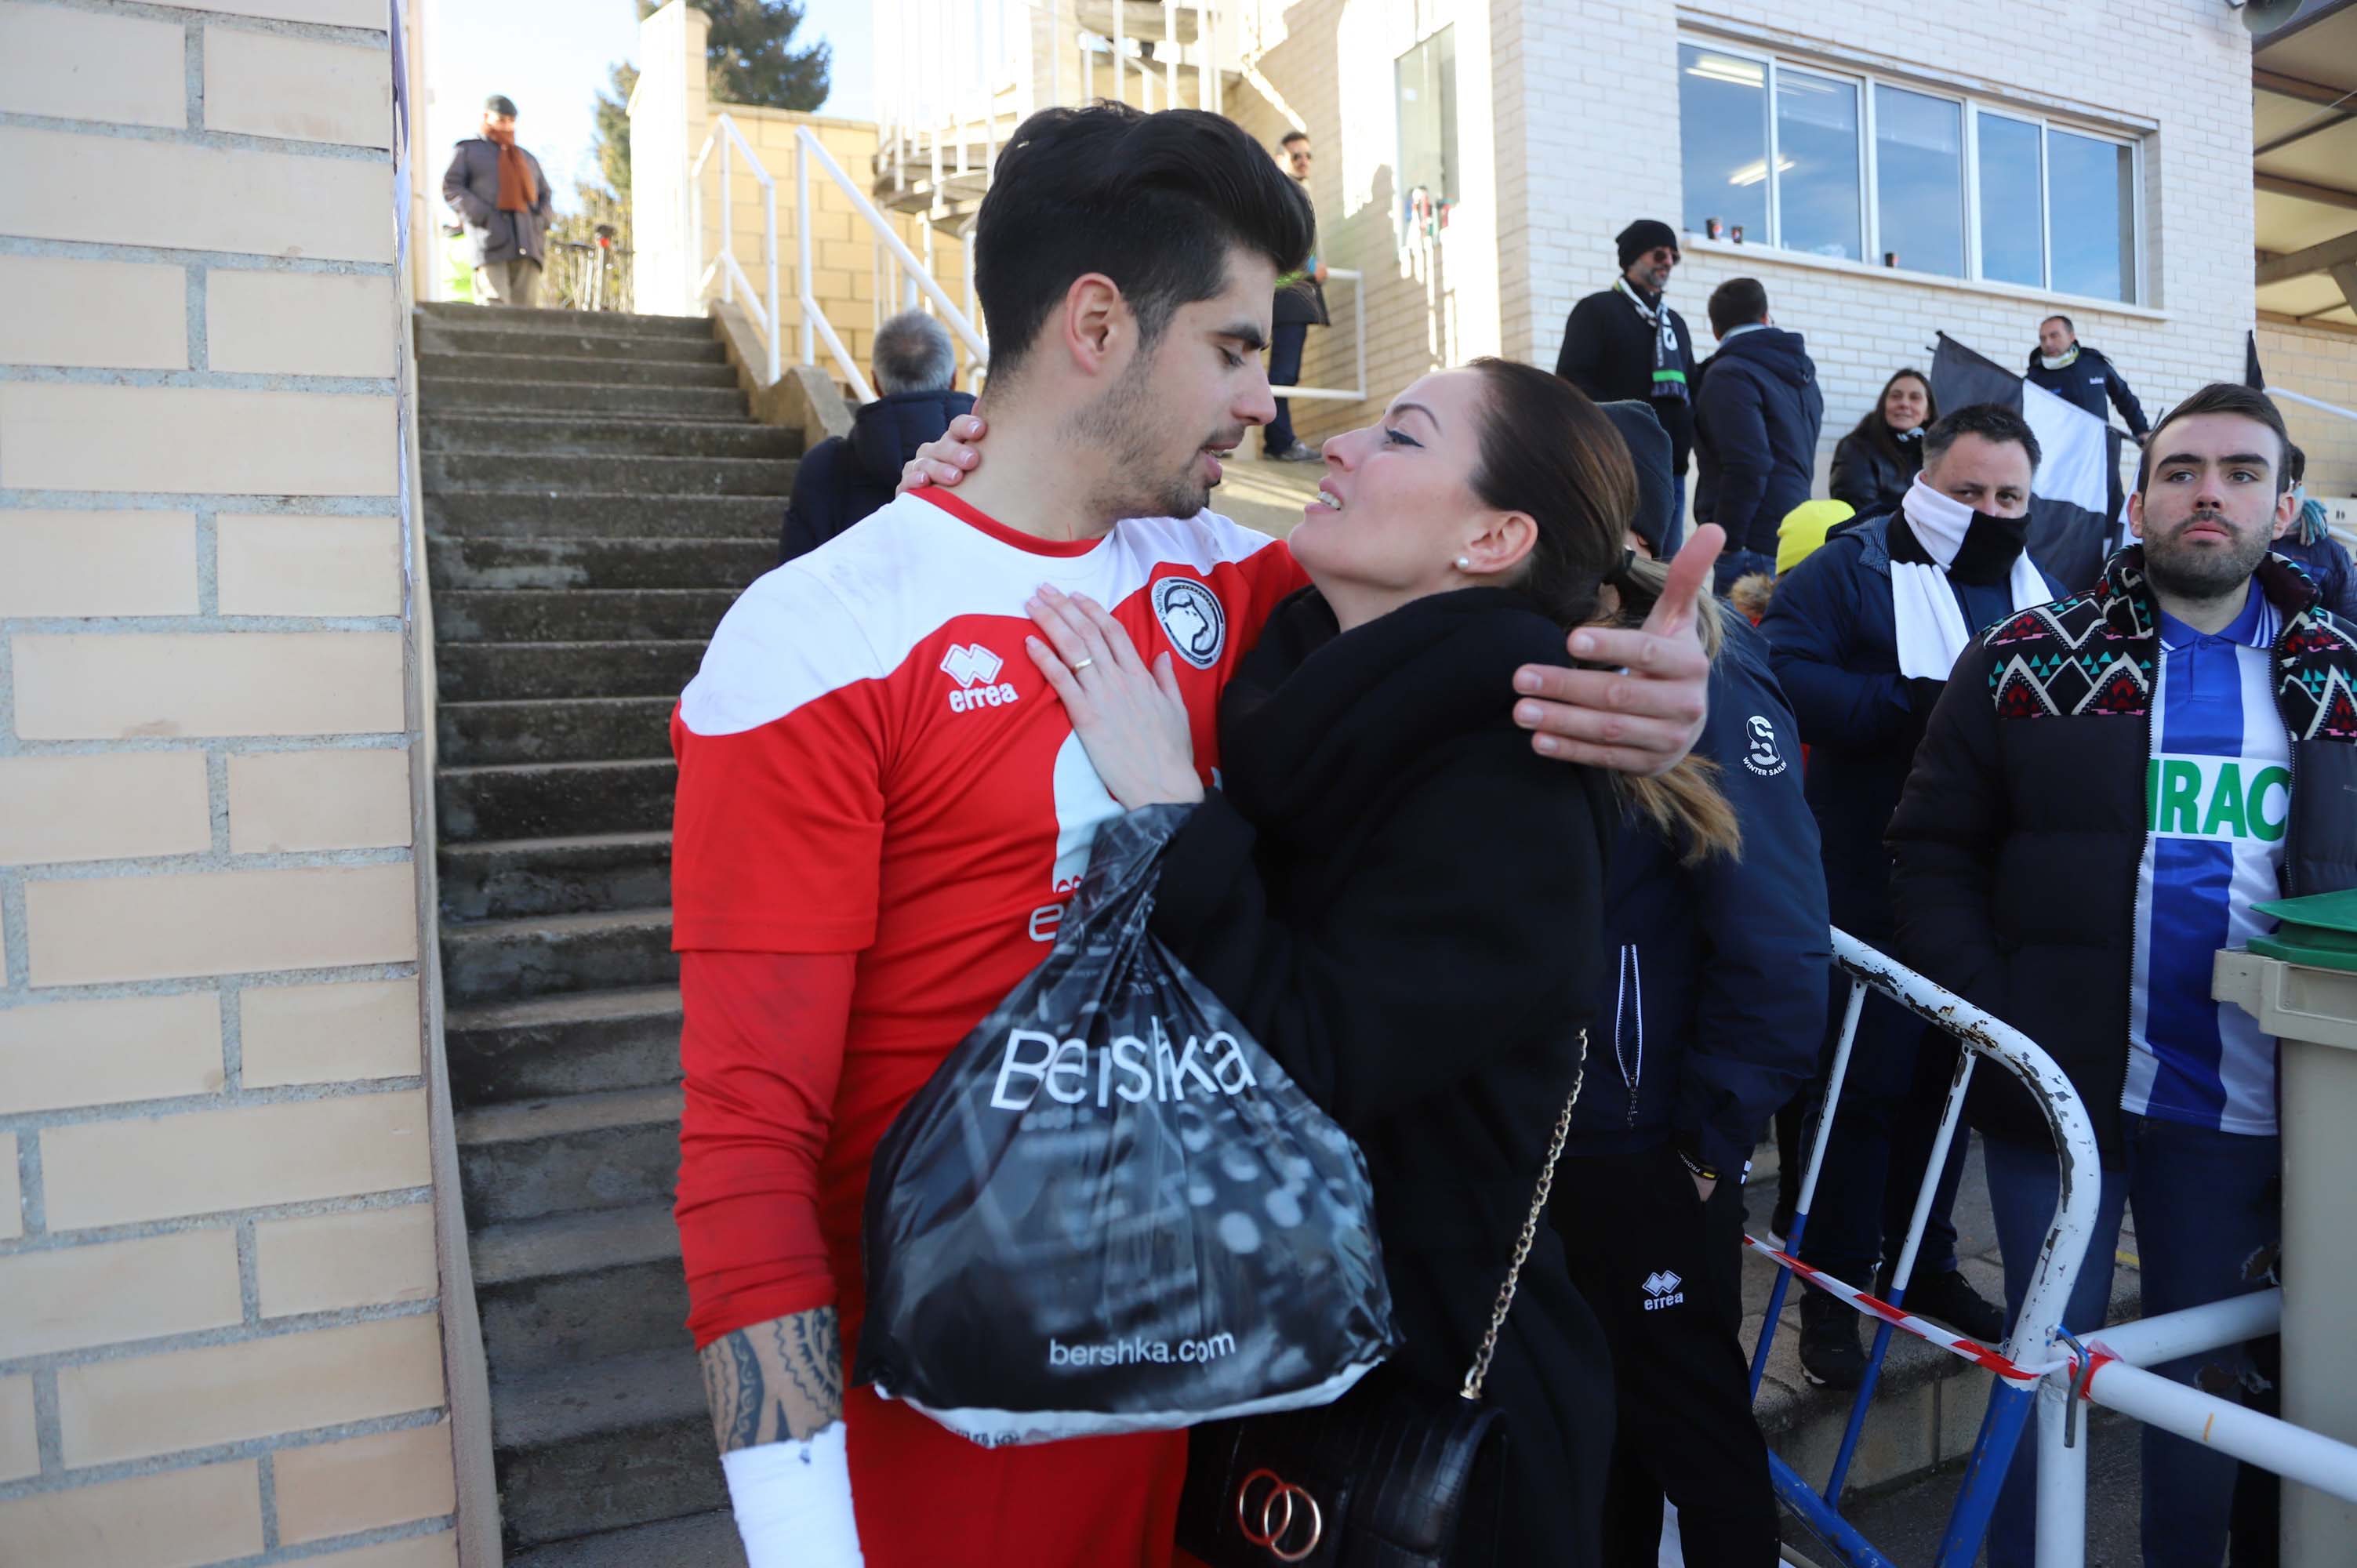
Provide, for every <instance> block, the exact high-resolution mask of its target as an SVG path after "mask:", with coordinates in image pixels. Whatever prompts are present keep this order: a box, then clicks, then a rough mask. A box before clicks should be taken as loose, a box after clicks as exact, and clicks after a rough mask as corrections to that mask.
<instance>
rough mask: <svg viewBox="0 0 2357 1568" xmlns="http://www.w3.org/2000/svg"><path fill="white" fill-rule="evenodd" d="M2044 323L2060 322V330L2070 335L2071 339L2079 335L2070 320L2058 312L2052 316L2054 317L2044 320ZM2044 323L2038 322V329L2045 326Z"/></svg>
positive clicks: (2077, 329)
mask: <svg viewBox="0 0 2357 1568" xmlns="http://www.w3.org/2000/svg"><path fill="white" fill-rule="evenodd" d="M2046 321H2060V322H2061V324H2062V330H2063V331H2065V332H2068V333H2069V334H2071V336H2072V337H2073V338H2076V337H2077V336H2078V335H2079V328H2076V327H2075V326H2073V325H2072V322H2071V318H2070V317H2067V316H2064V315H2062V314H2061V313H2060V312H2057V313H2056V314H2054V315H2052V316H2050V317H2047V318H2046ZM2046 321H2041V322H2040V323H2039V324H2038V325H2039V326H2040V327H2043V326H2045V325H2046Z"/></svg>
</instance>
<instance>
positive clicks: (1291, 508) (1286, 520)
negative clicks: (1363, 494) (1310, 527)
mask: <svg viewBox="0 0 2357 1568" xmlns="http://www.w3.org/2000/svg"><path fill="white" fill-rule="evenodd" d="M1226 467H1227V477H1226V478H1223V479H1222V480H1221V481H1220V488H1219V489H1215V490H1213V491H1212V492H1211V510H1213V511H1216V512H1219V513H1221V514H1222V515H1224V516H1227V517H1232V518H1233V519H1235V520H1236V521H1238V522H1241V523H1243V525H1244V526H1245V527H1246V528H1257V529H1259V530H1260V531H1261V532H1263V533H1271V534H1275V536H1276V537H1277V538H1279V539H1282V538H1284V537H1285V536H1286V534H1288V533H1290V532H1293V525H1294V524H1295V523H1297V522H1299V521H1301V508H1302V506H1303V504H1304V503H1305V502H1307V501H1308V499H1309V498H1310V497H1311V496H1314V495H1316V494H1317V493H1318V480H1319V479H1320V478H1324V477H1325V474H1326V465H1325V464H1323V463H1276V462H1271V461H1269V460H1268V459H1266V458H1263V457H1245V456H1243V455H1242V454H1241V453H1239V454H1238V455H1237V456H1236V458H1235V460H1234V461H1233V462H1231V463H1229V464H1227V465H1226Z"/></svg>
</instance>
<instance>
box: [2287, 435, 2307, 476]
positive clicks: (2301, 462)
mask: <svg viewBox="0 0 2357 1568" xmlns="http://www.w3.org/2000/svg"><path fill="white" fill-rule="evenodd" d="M2284 478H2285V479H2286V480H2287V481H2288V482H2289V483H2291V484H2295V485H2297V484H2298V483H2300V482H2301V481H2303V480H2305V479H2306V478H2308V454H2307V453H2305V452H2303V451H2301V450H2300V449H2299V448H2298V446H2293V445H2288V444H2287V445H2286V446H2285V447H2284Z"/></svg>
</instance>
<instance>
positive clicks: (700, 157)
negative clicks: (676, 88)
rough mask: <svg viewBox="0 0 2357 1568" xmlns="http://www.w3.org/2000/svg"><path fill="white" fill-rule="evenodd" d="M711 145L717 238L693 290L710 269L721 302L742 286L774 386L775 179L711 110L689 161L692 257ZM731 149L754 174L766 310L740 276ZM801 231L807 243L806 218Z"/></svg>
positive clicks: (700, 231)
mask: <svg viewBox="0 0 2357 1568" xmlns="http://www.w3.org/2000/svg"><path fill="white" fill-rule="evenodd" d="M804 134H807V133H804ZM715 146H717V147H718V148H719V149H720V241H719V244H718V245H717V246H716V251H715V254H714V255H713V258H712V261H711V263H710V264H708V265H705V266H703V267H700V268H698V269H697V274H696V280H695V286H696V291H697V293H698V294H701V293H702V292H703V291H704V289H705V285H708V284H710V282H711V281H712V275H713V274H714V272H715V271H717V272H718V273H719V274H720V297H721V298H722V300H724V301H726V302H728V303H732V304H733V303H734V302H735V300H736V298H737V285H738V284H740V283H741V284H743V285H745V306H746V309H747V310H748V311H749V312H751V313H752V314H753V315H754V316H755V317H759V321H760V327H761V335H762V336H763V337H764V338H767V339H768V340H769V347H770V356H769V360H770V362H769V380H768V382H767V383H766V384H770V385H774V384H775V383H776V381H777V380H778V377H779V376H780V374H781V373H782V372H783V369H784V366H783V364H782V362H781V359H780V352H779V339H780V338H781V337H783V336H784V334H783V333H782V332H781V331H780V321H781V320H782V319H783V318H782V317H780V315H779V312H778V182H777V179H776V177H774V176H772V175H771V174H770V171H769V169H768V168H767V167H766V166H763V164H762V162H761V155H760V154H759V153H757V152H755V151H754V150H753V144H752V143H750V142H748V141H747V140H746V139H745V133H744V132H742V131H740V130H738V129H737V122H736V121H735V120H733V119H731V118H730V117H729V116H728V114H727V113H725V112H724V113H719V114H716V115H715V116H714V117H713V121H712V129H711V131H710V132H709V133H707V134H705V138H704V145H703V147H702V148H701V149H699V150H698V151H697V153H696V155H695V161H694V163H693V164H691V165H690V166H688V177H687V188H688V214H689V216H688V230H689V231H690V232H691V233H692V234H693V235H694V243H695V259H696V260H697V261H699V262H702V261H703V260H704V166H705V162H706V161H707V160H708V159H710V157H711V156H712V150H713V148H714V147H715ZM732 148H733V149H734V150H735V151H736V152H739V153H742V154H743V155H744V156H745V162H746V163H747V165H748V166H750V168H751V170H752V174H753V178H754V179H755V180H756V181H757V182H759V185H760V187H761V191H762V196H763V201H762V207H763V209H764V211H763V215H762V221H761V262H762V265H763V267H764V269H765V270H766V271H767V272H768V273H769V278H770V288H769V308H768V309H767V310H764V309H762V307H761V306H760V305H759V303H757V300H756V296H755V294H754V289H753V283H752V280H751V279H749V278H748V277H747V276H746V275H745V269H744V268H743V267H742V266H739V265H738V264H737V255H736V244H737V231H736V204H737V200H736V185H737V179H736V169H735V166H734V161H733V158H732V156H731V149H732ZM802 232H803V235H804V236H805V238H804V244H805V245H807V244H808V239H807V236H808V235H809V232H810V225H809V224H808V223H807V222H805V223H804V224H803V225H802ZM802 271H803V274H804V276H805V277H807V276H808V274H809V271H810V269H809V267H808V266H807V265H805V266H804V267H803V269H802Z"/></svg>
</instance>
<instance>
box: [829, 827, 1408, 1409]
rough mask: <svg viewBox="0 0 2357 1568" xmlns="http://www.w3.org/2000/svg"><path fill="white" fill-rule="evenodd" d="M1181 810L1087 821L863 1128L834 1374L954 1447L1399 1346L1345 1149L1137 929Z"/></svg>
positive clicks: (1235, 1397)
mask: <svg viewBox="0 0 2357 1568" xmlns="http://www.w3.org/2000/svg"><path fill="white" fill-rule="evenodd" d="M1189 809H1190V808H1187V807H1182V806H1156V807H1148V808H1146V810H1143V811H1133V812H1130V813H1128V814H1127V815H1125V816H1122V817H1118V818H1115V819H1113V820H1111V821H1109V822H1105V823H1104V824H1103V827H1101V828H1100V829H1099V830H1098V832H1097V835H1096V843H1095V845H1094V851H1093V854H1092V856H1091V859H1090V863H1089V869H1088V874H1087V875H1085V876H1084V877H1083V878H1082V882H1081V886H1080V889H1079V891H1078V892H1077V893H1076V894H1075V895H1074V897H1073V899H1072V903H1071V908H1070V910H1069V911H1068V912H1067V913H1066V915H1065V918H1064V921H1063V925H1062V927H1061V928H1060V930H1059V932H1058V934H1057V937H1056V942H1055V945H1054V947H1053V948H1052V949H1050V950H1049V954H1048V957H1047V959H1046V961H1043V962H1042V963H1041V964H1040V965H1039V968H1038V969H1037V970H1035V971H1034V972H1032V973H1031V975H1030V976H1029V977H1028V979H1026V980H1025V981H1024V982H1023V983H1022V984H1020V985H1018V986H1017V987H1016V988H1015V991H1014V993H1013V994H1011V995H1009V996H1008V997H1007V999H1006V1001H1005V1002H1004V1003H1002V1004H1000V1005H999V1007H998V1009H997V1011H996V1012H994V1013H993V1014H992V1015H990V1016H989V1017H988V1018H985V1020H983V1022H982V1024H981V1026H979V1027H977V1028H976V1029H975V1030H974V1032H973V1033H972V1034H971V1035H968V1036H966V1038H965V1039H964V1040H963V1042H962V1043H961V1044H960V1045H959V1046H958V1047H957V1049H956V1050H955V1051H953V1052H952V1053H951V1054H950V1056H949V1058H947V1059H946V1060H945V1061H943V1062H942V1065H941V1067H940V1069H938V1070H937V1071H936V1072H935V1073H934V1075H933V1077H932V1079H931V1082H929V1083H927V1084H926V1085H925V1087H924V1088H923V1089H921V1090H919V1091H918V1092H917V1095H916V1097H915V1098H914V1099H912V1100H910V1101H909V1103H908V1104H907V1105H906V1106H905V1107H903V1108H902V1109H901V1112H900V1114H899V1117H898V1118H896V1119H895V1120H894V1122H893V1123H892V1125H891V1127H890V1128H889V1129H888V1130H887V1132H886V1133H885V1134H884V1138H883V1141H882V1142H881V1143H879V1144H877V1150H876V1157H875V1162H874V1164H873V1165H872V1167H871V1169H870V1172H869V1175H868V1181H867V1204H866V1215H865V1223H866V1279H867V1309H866V1319H865V1322H864V1323H863V1325H862V1326H861V1328H860V1331H859V1352H858V1357H857V1361H856V1366H855V1369H854V1376H855V1377H856V1380H858V1381H861V1382H872V1383H873V1384H875V1386H876V1391H877V1392H878V1393H880V1394H883V1395H885V1396H886V1397H888V1398H891V1399H898V1400H904V1401H906V1402H909V1404H910V1405H913V1406H914V1407H916V1408H917V1409H919V1410H920V1411H922V1412H925V1413H926V1414H927V1415H930V1416H931V1417H932V1418H933V1419H934V1420H936V1421H938V1422H940V1423H942V1425H944V1426H946V1427H948V1428H949V1429H950V1430H951V1431H952V1432H955V1433H958V1434H961V1435H962V1436H964V1437H968V1438H971V1439H972V1440H974V1442H976V1443H980V1444H986V1445H989V1446H993V1447H996V1446H1000V1445H1004V1444H1019V1443H1048V1442H1053V1441H1055V1440H1056V1439H1059V1438H1065V1437H1082V1436H1090V1435H1097V1434H1107V1433H1119V1432H1141V1431H1151V1430H1158V1429H1168V1428H1173V1427H1181V1426H1189V1425H1192V1424H1194V1423H1197V1422H1202V1421H1213V1420H1219V1419H1222V1418H1225V1417H1230V1416H1237V1415H1247V1414H1252V1413H1254V1412H1262V1411H1273V1410H1290V1409H1295V1408H1297V1407H1300V1406H1304V1405H1314V1404H1322V1403H1325V1402H1328V1401H1330V1400H1334V1399H1338V1398H1340V1396H1341V1395H1342V1393H1343V1392H1344V1391H1346V1390H1348V1389H1349V1388H1350V1387H1351V1384H1352V1383H1354V1382H1356V1381H1357V1380H1358V1379H1359V1378H1360V1377H1361V1375H1363V1374H1364V1373H1365V1372H1366V1371H1368V1369H1371V1368H1372V1367H1373V1366H1374V1365H1375V1364H1376V1363H1377V1362H1379V1361H1381V1360H1382V1359H1383V1358H1384V1357H1385V1356H1387V1355H1389V1354H1390V1353H1391V1352H1392V1351H1393V1350H1394V1349H1395V1348H1398V1346H1399V1343H1400V1338H1399V1335H1398V1332H1397V1330H1396V1329H1395V1328H1394V1326H1393V1323H1392V1304H1391V1290H1390V1287H1389V1286H1388V1285H1387V1284H1386V1283H1385V1282H1384V1278H1383V1252H1382V1249H1381V1246H1380V1245H1379V1243H1378V1242H1377V1240H1376V1238H1375V1228H1374V1216H1373V1205H1372V1197H1371V1194H1370V1189H1369V1187H1368V1182H1367V1167H1366V1161H1365V1158H1364V1157H1363V1156H1362V1155H1361V1154H1360V1152H1359V1147H1358V1145H1357V1144H1354V1143H1353V1142H1351V1138H1350V1135H1349V1134H1348V1133H1344V1132H1343V1131H1342V1130H1341V1129H1340V1127H1338V1126H1336V1125H1335V1124H1334V1122H1332V1121H1331V1120H1329V1118H1328V1117H1327V1115H1326V1114H1325V1112H1322V1111H1320V1110H1318V1107H1317V1106H1316V1105H1314V1104H1312V1103H1311V1102H1310V1101H1309V1098H1308V1096H1307V1095H1305V1094H1303V1093H1302V1092H1301V1090H1299V1089H1298V1088H1297V1087H1296V1086H1295V1084H1294V1082H1293V1080H1292V1079H1290V1078H1288V1077H1287V1076H1286V1072H1285V1069H1282V1068H1280V1067H1279V1066H1277V1064H1276V1063H1275V1060H1274V1059H1272V1058H1270V1057H1269V1055H1268V1053H1267V1052H1265V1051H1264V1050H1263V1049H1262V1048H1261V1047H1260V1046H1259V1045H1258V1044H1257V1043H1255V1042H1254V1040H1253V1039H1252V1038H1251V1037H1250V1036H1248V1035H1246V1034H1245V1032H1244V1030H1243V1026H1242V1025H1240V1024H1238V1023H1237V1022H1236V1020H1235V1018H1234V1017H1233V1016H1232V1015H1231V1014H1229V1012H1228V1011H1227V1009H1226V1008H1224V1007H1222V1005H1221V1004H1220V1003H1219V1001H1218V1000H1217V999H1216V998H1214V997H1213V996H1212V995H1211V993H1210V992H1209V991H1207V990H1205V989H1204V988H1203V987H1202V986H1201V985H1200V983H1198V982H1197V981H1196V980H1195V978H1194V977H1193V976H1192V975H1190V974H1189V973H1188V972H1187V971H1186V969H1185V967H1184V966H1182V965H1181V964H1180V963H1179V961H1178V960H1177V959H1175V958H1173V957H1171V955H1170V953H1169V952H1168V950H1166V949H1165V948H1164V947H1163V945H1162V943H1161V942H1160V941H1158V940H1156V939H1155V937H1154V936H1153V935H1152V934H1151V933H1150V932H1148V931H1147V929H1146V915H1147V912H1148V911H1149V910H1150V909H1151V908H1152V906H1153V894H1154V886H1155V882H1156V879H1157V870H1156V866H1157V860H1158V858H1159V856H1160V854H1161V852H1162V850H1163V847H1164V846H1165V845H1166V844H1167V843H1168V842H1169V839H1170V836H1171V835H1172V834H1173V833H1174V832H1177V831H1178V829H1179V824H1180V823H1182V822H1185V820H1186V818H1187V813H1188V811H1189Z"/></svg>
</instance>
